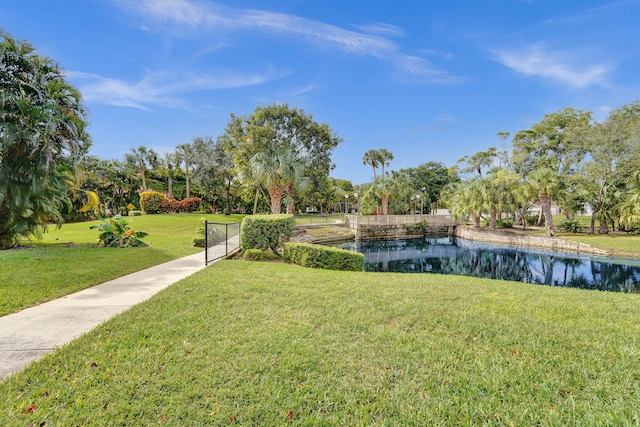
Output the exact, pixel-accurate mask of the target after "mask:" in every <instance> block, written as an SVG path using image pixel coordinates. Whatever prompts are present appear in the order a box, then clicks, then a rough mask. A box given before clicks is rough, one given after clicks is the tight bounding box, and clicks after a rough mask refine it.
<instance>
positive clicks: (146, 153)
mask: <svg viewBox="0 0 640 427" xmlns="http://www.w3.org/2000/svg"><path fill="white" fill-rule="evenodd" d="M124 157H125V161H126V162H127V163H129V164H130V165H131V166H132V167H134V168H136V169H138V171H139V172H140V177H141V179H142V190H143V191H147V190H148V188H147V170H148V169H150V168H153V167H156V166H157V165H158V154H157V153H156V152H155V151H153V150H152V149H151V148H147V147H145V146H144V145H141V146H140V147H138V148H132V149H131V152H130V153H127V154H125V155H124Z"/></svg>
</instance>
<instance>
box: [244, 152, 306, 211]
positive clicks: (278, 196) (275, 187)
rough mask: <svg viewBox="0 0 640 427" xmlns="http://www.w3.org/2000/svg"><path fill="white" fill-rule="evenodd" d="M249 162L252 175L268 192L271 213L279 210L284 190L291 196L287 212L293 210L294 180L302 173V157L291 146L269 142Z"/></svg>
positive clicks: (300, 176) (299, 177) (297, 179)
mask: <svg viewBox="0 0 640 427" xmlns="http://www.w3.org/2000/svg"><path fill="white" fill-rule="evenodd" d="M250 164H251V167H252V169H253V174H254V177H255V178H256V179H257V180H258V182H260V183H261V184H263V185H264V186H265V187H266V188H267V191H268V192H269V197H270V199H271V213H273V214H279V213H280V212H281V204H282V194H283V192H284V191H285V190H287V194H288V195H289V196H290V197H291V201H290V203H289V206H291V207H290V208H289V207H287V212H289V211H291V210H293V211H294V212H295V205H294V200H293V196H294V188H295V185H296V181H299V180H301V179H302V176H303V173H304V167H305V165H304V162H303V159H302V158H301V157H299V156H298V155H297V154H296V153H295V151H294V150H293V149H292V148H291V147H289V146H287V145H284V146H282V145H277V144H275V143H271V144H268V145H267V146H266V147H265V149H264V150H263V151H261V152H259V153H257V154H255V155H253V156H252V157H251V159H250Z"/></svg>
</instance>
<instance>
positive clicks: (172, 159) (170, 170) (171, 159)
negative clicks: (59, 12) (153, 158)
mask: <svg viewBox="0 0 640 427" xmlns="http://www.w3.org/2000/svg"><path fill="white" fill-rule="evenodd" d="M177 157H178V156H177V155H176V154H175V153H166V154H165V155H164V161H163V163H164V166H165V167H166V168H167V197H168V198H170V199H173V177H174V176H175V174H176V167H177V165H178V161H177V160H178V159H177Z"/></svg>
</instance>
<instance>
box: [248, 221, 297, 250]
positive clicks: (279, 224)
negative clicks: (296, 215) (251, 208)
mask: <svg viewBox="0 0 640 427" xmlns="http://www.w3.org/2000/svg"><path fill="white" fill-rule="evenodd" d="M293 225H294V222H293V215H286V214H282V215H251V216H246V217H244V218H243V220H242V225H241V226H240V247H242V250H243V251H246V250H248V249H260V250H263V251H266V250H267V249H271V250H272V251H273V252H277V250H278V246H280V245H281V243H282V242H284V241H287V240H289V239H290V238H291V236H293Z"/></svg>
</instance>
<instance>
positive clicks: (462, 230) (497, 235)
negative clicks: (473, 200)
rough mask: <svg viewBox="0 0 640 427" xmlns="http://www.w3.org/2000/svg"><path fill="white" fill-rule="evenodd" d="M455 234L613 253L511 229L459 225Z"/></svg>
mask: <svg viewBox="0 0 640 427" xmlns="http://www.w3.org/2000/svg"><path fill="white" fill-rule="evenodd" d="M453 235H454V236H455V237H460V238H462V239H468V240H476V241H481V242H486V243H498V244H502V245H509V246H523V247H530V248H539V249H551V250H553V251H563V252H576V253H584V254H591V255H603V256H611V255H612V253H611V251H606V250H603V249H598V248H594V247H593V246H591V245H587V244H586V243H579V242H571V241H569V240H563V239H559V238H557V237H545V236H531V235H528V234H520V233H514V232H511V231H503V230H486V229H482V228H480V229H478V228H470V227H460V226H458V227H456V229H455V230H454V232H453Z"/></svg>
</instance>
